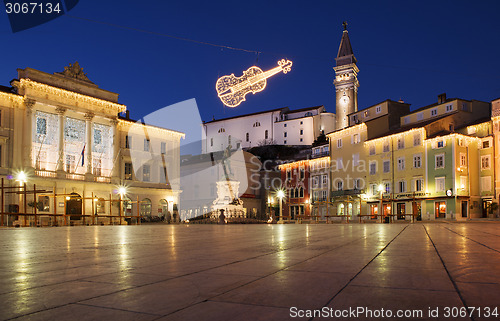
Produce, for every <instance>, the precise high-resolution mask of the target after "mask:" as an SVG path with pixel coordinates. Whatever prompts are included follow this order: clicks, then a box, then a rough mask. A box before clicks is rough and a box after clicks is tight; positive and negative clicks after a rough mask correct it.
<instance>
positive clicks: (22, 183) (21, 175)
mask: <svg viewBox="0 0 500 321" xmlns="http://www.w3.org/2000/svg"><path fill="white" fill-rule="evenodd" d="M16 181H17V182H19V210H18V213H21V204H23V208H24V210H23V212H24V215H23V216H24V226H26V212H27V211H26V205H27V204H26V202H27V199H26V182H27V181H28V177H27V175H26V173H25V172H24V171H20V172H18V173H17V175H16ZM21 191H22V192H23V193H21ZM23 195H24V202H23ZM34 204H36V203H34ZM18 219H19V220H20V218H19V216H18ZM7 225H9V223H8V221H7Z"/></svg>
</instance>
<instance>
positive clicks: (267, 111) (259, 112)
mask: <svg viewBox="0 0 500 321" xmlns="http://www.w3.org/2000/svg"><path fill="white" fill-rule="evenodd" d="M321 107H323V108H325V106H324V105H318V106H314V107H305V108H300V109H294V110H291V109H290V108H289V107H281V108H275V109H271V110H265V111H258V112H255V113H250V114H243V115H238V116H232V117H226V118H221V119H215V120H210V121H206V122H204V123H205V124H209V123H216V122H220V121H226V120H231V119H235V118H241V117H247V116H255V115H259V114H266V113H272V112H276V111H282V112H283V114H293V113H297V112H301V111H306V110H313V109H318V108H321ZM325 111H326V109H325ZM288 120H290V119H288Z"/></svg>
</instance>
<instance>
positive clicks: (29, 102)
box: [24, 98, 36, 110]
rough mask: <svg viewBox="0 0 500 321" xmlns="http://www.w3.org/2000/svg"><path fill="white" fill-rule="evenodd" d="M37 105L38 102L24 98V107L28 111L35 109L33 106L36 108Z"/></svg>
mask: <svg viewBox="0 0 500 321" xmlns="http://www.w3.org/2000/svg"><path fill="white" fill-rule="evenodd" d="M35 104H36V100H34V99H31V98H24V107H26V109H29V110H31V109H33V106H35Z"/></svg>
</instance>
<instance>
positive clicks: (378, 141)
mask: <svg viewBox="0 0 500 321" xmlns="http://www.w3.org/2000/svg"><path fill="white" fill-rule="evenodd" d="M416 132H420V134H421V135H422V136H421V139H422V141H423V140H425V137H426V133H425V129H424V128H423V127H419V128H413V129H410V130H407V131H404V132H401V133H397V134H392V135H388V136H384V137H380V138H375V139H371V140H369V141H366V142H365V144H377V143H383V142H384V141H386V140H390V139H398V138H400V137H405V136H408V135H410V134H415V133H416Z"/></svg>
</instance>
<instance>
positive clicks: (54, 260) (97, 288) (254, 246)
mask: <svg viewBox="0 0 500 321" xmlns="http://www.w3.org/2000/svg"><path fill="white" fill-rule="evenodd" d="M0 241H1V242H0V251H1V256H0V260H1V264H0V285H1V286H0V291H1V294H0V319H1V320H8V319H16V320H120V321H125V320H289V319H291V316H304V317H303V318H295V319H300V320H310V319H314V320H321V319H324V318H323V317H321V316H320V315H318V314H317V315H316V317H314V318H311V316H314V314H311V313H319V311H321V312H323V313H327V311H328V313H331V315H329V316H334V314H335V313H339V315H340V313H344V312H349V309H351V313H352V309H361V308H363V309H365V310H364V312H363V311H361V310H359V312H360V313H361V312H363V313H367V311H368V310H370V311H371V313H372V315H369V314H359V315H355V316H354V315H353V314H351V315H349V316H348V315H346V314H344V316H345V318H337V319H340V320H366V319H375V318H376V316H377V315H376V314H377V313H381V312H380V309H382V308H383V309H384V313H387V312H388V311H390V312H391V313H394V314H395V313H397V311H398V310H401V311H403V312H401V313H417V312H418V311H419V310H420V311H422V313H423V314H422V316H419V315H418V314H414V315H413V316H414V319H419V320H425V319H429V320H445V319H448V320H453V319H457V318H453V317H451V314H452V313H459V311H460V308H462V309H465V308H468V309H469V310H472V308H478V307H481V308H482V310H480V313H481V317H479V314H478V311H477V310H476V311H474V314H475V315H473V316H472V318H470V317H466V318H464V320H481V319H485V320H495V319H498V317H490V318H485V317H484V314H487V313H486V311H487V309H488V308H491V312H494V310H493V308H495V307H497V306H500V224H499V223H497V222H475V223H445V222H442V223H425V222H424V223H422V222H419V223H414V224H401V223H396V224H328V225H326V224H309V225H307V224H303V225H298V224H289V225H288V224H285V225H142V226H79V227H55V228H17V229H13V228H4V229H1V230H0ZM452 308H454V309H455V310H454V311H455V312H453V311H451V310H450V311H448V313H450V317H449V318H446V315H445V313H446V309H452ZM429 309H430V310H432V311H434V312H437V314H434V315H432V316H429V313H430V312H429ZM436 309H437V310H436ZM314 310H318V311H316V312H315V311H314ZM357 311H358V310H357ZM414 311H417V312H414ZM434 312H433V313H434ZM499 312H500V311H499ZM339 315H337V316H339ZM408 315H409V314H408ZM323 316H326V315H323ZM332 319H333V318H332ZM378 319H379V320H380V319H381V317H380V316H379V317H378ZM398 319H403V318H402V317H400V318H396V317H395V316H394V315H393V316H392V320H398ZM409 319H411V318H409Z"/></svg>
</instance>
